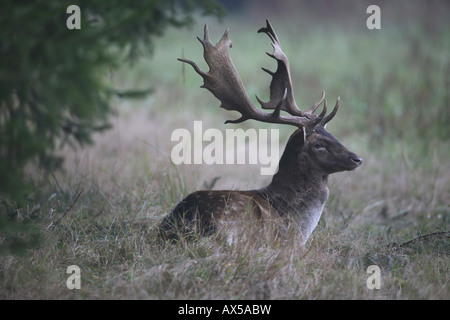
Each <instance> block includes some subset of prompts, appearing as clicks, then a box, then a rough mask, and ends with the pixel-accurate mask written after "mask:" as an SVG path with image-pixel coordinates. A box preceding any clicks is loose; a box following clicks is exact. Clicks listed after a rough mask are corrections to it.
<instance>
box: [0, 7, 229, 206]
mask: <svg viewBox="0 0 450 320" xmlns="http://www.w3.org/2000/svg"><path fill="white" fill-rule="evenodd" d="M72 4H75V5H77V6H78V7H79V8H80V11H81V22H80V26H81V29H73V30H69V29H68V28H67V26H66V21H67V19H68V18H69V17H70V16H71V14H70V12H69V13H67V12H66V10H67V7H68V6H69V5H72ZM198 8H200V9H201V10H202V11H203V13H204V14H213V15H216V16H220V15H222V14H223V11H222V9H221V7H220V6H219V5H218V4H217V3H215V2H214V1H213V0H197V1H189V0H184V1H167V0H156V1H155V0H154V1H132V2H130V1H108V0H97V1H2V2H1V4H0V56H1V59H0V194H2V195H3V196H8V197H12V198H11V199H12V200H14V201H17V200H23V196H24V194H26V191H30V190H29V189H28V188H27V186H29V181H27V178H26V176H25V172H24V168H25V167H26V166H27V165H28V164H29V163H30V162H34V161H37V162H38V164H39V165H40V166H42V167H44V168H51V169H52V170H54V169H55V168H57V167H58V165H59V164H60V163H61V159H57V158H56V157H54V156H52V151H53V150H55V148H56V147H59V146H61V145H64V144H66V143H71V144H74V145H77V144H80V145H83V144H86V143H89V142H91V140H90V137H91V134H92V133H93V132H94V131H101V130H104V129H105V128H107V127H108V123H107V115H108V111H109V105H108V98H109V97H110V96H111V93H112V91H111V90H108V88H106V86H105V83H104V81H103V79H104V75H105V71H108V70H110V69H111V68H114V67H115V66H117V65H118V63H119V62H120V61H119V59H120V57H121V58H123V57H124V53H125V57H126V59H128V60H131V61H132V60H133V59H135V58H136V57H137V56H138V55H139V53H140V52H142V50H147V52H148V50H150V52H151V48H152V39H153V38H154V37H155V36H157V35H162V33H163V31H164V29H165V28H167V27H168V26H175V27H185V26H189V25H190V24H191V23H192V21H193V14H194V11H195V10H196V9H198ZM133 93H135V92H134V91H133ZM120 94H121V95H125V96H126V94H124V93H123V92H122V93H120Z"/></svg>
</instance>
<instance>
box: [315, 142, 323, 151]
mask: <svg viewBox="0 0 450 320" xmlns="http://www.w3.org/2000/svg"><path fill="white" fill-rule="evenodd" d="M313 148H314V149H316V150H319V149H323V148H325V146H324V145H323V144H321V143H315V144H314V145H313Z"/></svg>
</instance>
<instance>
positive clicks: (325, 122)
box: [320, 97, 341, 127]
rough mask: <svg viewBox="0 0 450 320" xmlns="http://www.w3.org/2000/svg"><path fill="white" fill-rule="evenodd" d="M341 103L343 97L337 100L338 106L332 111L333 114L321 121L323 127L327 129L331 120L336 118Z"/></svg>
mask: <svg viewBox="0 0 450 320" xmlns="http://www.w3.org/2000/svg"><path fill="white" fill-rule="evenodd" d="M340 101H341V97H338V98H337V101H336V105H335V106H334V109H333V111H331V113H330V114H329V115H327V116H326V117H325V118H323V119H322V120H321V121H320V124H321V125H322V126H324V127H325V126H326V125H327V123H328V122H330V120H331V119H333V118H334V116H335V115H336V113H337V111H338V109H339V102H340Z"/></svg>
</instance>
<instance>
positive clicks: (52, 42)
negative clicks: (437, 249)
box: [0, 0, 450, 282]
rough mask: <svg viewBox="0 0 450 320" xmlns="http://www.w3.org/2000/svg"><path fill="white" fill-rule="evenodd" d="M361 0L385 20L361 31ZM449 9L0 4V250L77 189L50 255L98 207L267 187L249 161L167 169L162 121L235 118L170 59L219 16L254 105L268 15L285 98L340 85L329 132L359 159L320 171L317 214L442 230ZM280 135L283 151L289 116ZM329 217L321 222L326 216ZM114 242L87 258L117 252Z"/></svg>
mask: <svg viewBox="0 0 450 320" xmlns="http://www.w3.org/2000/svg"><path fill="white" fill-rule="evenodd" d="M70 4H77V5H78V6H79V7H80V9H81V19H82V20H81V27H82V28H81V30H68V29H67V28H66V20H67V18H68V16H69V14H67V13H66V8H67V6H69V5H70ZM371 4H376V5H378V6H379V7H380V9H381V30H369V29H368V28H367V27H366V20H367V18H368V16H369V15H368V14H367V13H366V9H367V7H368V6H369V5H371ZM449 9H450V2H448V1H445V0H432V1H419V0H404V1H400V0H398V1H381V0H373V1H372V0H343V1H326V0H317V1H307V0H304V1H295V0H277V1H269V0H249V1H238V0H221V1H212V0H208V1H207V0H198V1H189V0H185V1H175V0H173V1H139V2H138V1H133V2H120V3H119V2H111V1H101V0H97V1H57V2H49V1H2V2H1V4H0V53H1V55H0V201H1V203H0V251H1V252H0V253H24V252H26V250H27V249H28V248H30V247H33V248H35V247H39V245H40V244H41V242H40V241H39V239H40V237H41V235H42V233H43V231H44V230H52V229H51V228H50V229H47V228H48V226H49V225H50V224H51V223H54V222H55V221H57V222H59V221H61V218H64V216H65V215H66V213H67V212H68V211H69V210H71V209H72V208H73V207H72V205H73V204H74V202H76V201H77V199H79V198H78V196H79V194H80V190H83V192H84V193H83V196H82V197H80V199H81V200H78V203H79V207H78V208H77V206H75V208H73V209H72V210H73V211H74V214H73V215H74V216H76V219H79V220H76V219H75V218H74V219H73V220H70V222H68V223H67V225H64V228H61V230H59V229H58V234H56V235H53V236H54V237H56V238H57V239H58V241H54V243H57V244H58V246H57V250H61V252H63V251H64V250H68V249H67V247H66V243H71V241H75V242H76V241H78V236H79V235H80V234H83V232H85V238H86V239H87V240H86V241H88V240H89V241H90V240H92V242H95V241H96V239H97V238H96V237H97V235H96V234H95V235H93V236H92V238H91V233H90V229H89V230H88V227H86V225H87V224H89V223H92V224H93V225H96V224H97V223H99V224H100V222H99V219H101V218H102V219H105V220H108V219H109V220H108V223H111V225H112V222H111V221H116V217H117V215H119V213H120V214H121V215H123V216H121V217H123V220H124V221H128V220H127V219H131V218H133V219H135V218H136V219H137V218H141V217H143V216H145V215H147V216H149V217H152V218H157V217H160V216H161V215H163V214H165V213H167V212H168V210H170V208H172V207H173V205H175V204H176V202H177V201H179V200H181V198H182V197H183V196H185V195H186V194H187V193H188V192H190V191H194V190H195V189H197V188H202V187H203V186H204V185H210V186H212V185H214V183H216V181H217V183H216V184H215V187H216V188H241V189H245V188H256V187H261V186H262V185H263V184H264V183H267V182H268V179H270V177H261V176H259V175H258V172H259V168H256V169H253V168H249V167H248V166H247V167H245V168H241V167H239V166H232V168H230V166H227V167H225V166H223V167H220V168H218V167H215V168H210V167H207V168H205V167H201V168H200V169H199V168H198V167H196V169H192V167H193V166H191V167H189V168H186V167H173V166H171V165H170V157H168V156H167V155H168V154H170V150H171V147H172V145H171V142H170V133H171V132H172V131H173V130H174V129H175V128H179V127H183V128H188V129H189V130H191V129H192V123H193V120H203V121H204V128H207V127H215V128H219V129H221V130H225V129H226V128H229V127H230V126H229V125H228V126H225V125H223V122H224V121H225V120H226V119H232V118H233V115H230V113H229V112H227V111H224V110H220V109H219V107H218V105H219V104H218V102H217V101H216V99H215V98H214V97H212V95H210V94H209V93H208V92H207V91H205V90H203V89H199V86H200V85H201V79H200V78H199V77H198V75H197V74H196V73H195V72H194V71H193V70H191V68H186V67H185V66H184V65H183V64H181V63H179V62H178V61H177V60H176V59H177V58H179V57H185V58H188V59H192V60H194V61H196V62H198V64H199V65H200V67H201V68H202V69H204V70H205V69H207V66H206V64H205V63H204V61H202V48H201V45H200V43H199V42H198V41H197V40H196V39H195V37H196V36H202V32H203V29H202V27H203V24H204V23H208V25H209V27H210V33H211V39H212V41H213V42H215V41H218V40H219V39H220V37H221V35H222V34H223V32H224V30H225V29H226V28H227V27H229V28H230V37H231V40H232V41H233V47H232V49H231V56H232V59H233V61H234V63H235V65H236V67H237V69H238V71H239V73H240V75H241V78H242V80H243V82H244V85H245V86H246V89H247V91H248V93H249V96H250V97H251V99H252V100H253V102H254V103H255V105H258V104H257V102H256V99H254V96H255V94H258V95H259V96H260V97H261V98H262V99H263V100H267V98H268V86H269V81H270V77H268V76H267V75H266V74H265V73H264V72H262V71H261V70H260V67H262V66H264V67H266V68H269V69H272V70H274V69H275V68H276V66H275V64H274V62H273V61H272V59H270V58H268V57H267V56H266V55H265V52H266V51H267V52H270V51H271V47H270V41H269V39H267V37H264V36H263V35H259V34H257V33H256V31H257V30H258V29H259V27H261V26H263V25H264V23H265V19H266V18H268V19H269V20H270V21H271V23H272V25H273V26H274V28H275V30H276V32H277V34H278V37H279V38H280V41H281V43H282V46H283V50H284V51H285V53H286V54H287V56H288V57H289V60H290V64H291V72H292V78H293V85H294V90H295V96H296V101H297V103H298V104H299V105H300V106H301V107H309V106H310V105H312V104H313V103H314V101H316V100H317V99H318V98H319V96H320V94H321V91H322V89H324V90H325V91H326V94H327V99H328V101H329V103H330V104H333V103H334V101H335V99H336V98H337V97H338V96H340V97H341V108H340V109H339V113H338V114H337V116H336V118H335V119H334V120H333V121H332V122H331V123H330V124H329V126H328V128H329V129H330V131H331V132H333V134H335V135H336V136H337V137H338V138H339V139H340V141H342V142H343V143H344V144H345V145H346V146H348V147H349V149H351V150H352V151H355V152H357V153H358V154H360V155H361V156H362V157H363V159H364V165H363V167H362V168H360V169H359V170H358V171H356V172H352V173H349V175H348V176H347V175H346V174H342V175H341V176H339V175H336V176H337V177H335V178H332V179H331V181H330V191H331V192H330V199H329V201H328V203H327V208H328V209H327V210H329V211H330V212H334V213H335V214H340V215H341V216H342V217H344V218H345V217H347V215H348V219H349V220H350V218H351V219H352V221H356V222H355V225H356V226H358V228H359V227H360V226H361V228H367V229H363V230H364V232H367V233H370V234H372V233H373V234H376V235H377V236H379V237H380V238H382V237H385V239H389V240H393V239H394V238H395V240H397V238H398V237H400V236H404V237H407V235H411V234H412V233H415V232H418V231H419V232H429V231H436V230H448V221H449V197H450V192H449V191H450V190H449V188H448V182H449V176H450V175H449V171H450V170H449V169H450V168H449V164H450V151H449V150H450V148H449V138H450V131H449V123H450V115H449V109H450V37H449V35H450V22H449V19H448V13H449V12H450V10H449ZM133 97H139V98H141V99H139V100H132V99H131V98H133ZM240 127H243V128H244V129H245V128H250V127H255V128H273V126H270V125H267V124H261V123H256V122H253V121H250V122H245V123H242V124H241V125H240ZM107 129H109V130H107ZM280 132H281V141H280V144H281V148H283V141H286V139H287V137H288V136H289V135H290V134H291V133H292V128H280ZM92 142H94V143H95V145H94V146H93V147H89V144H90V143H92ZM67 146H69V148H68V147H67ZM90 148H91V149H90ZM92 148H93V149H92ZM85 150H87V151H86V154H89V156H85V154H84V153H82V152H83V151H85ZM83 157H85V158H86V159H87V160H86V162H87V163H88V164H87V165H86V166H87V169H86V170H84V169H80V168H81V165H80V163H81V162H82V161H84V160H85V158H83ZM64 160H66V161H65V163H64V162H63V161H64ZM61 168H64V169H65V170H60V169H61ZM198 172H200V173H198ZM219 172H220V173H219ZM218 175H220V179H219V180H218ZM186 176H187V178H186ZM199 177H200V178H199ZM348 177H354V178H352V179H353V180H350V178H348ZM208 181H214V183H208ZM348 181H351V183H348ZM105 182H106V183H105ZM204 182H207V183H204ZM352 184H353V189H352V190H350V189H351V185H352ZM349 185H350V186H349ZM349 190H350V191H349ZM405 217H406V218H405ZM430 217H439V218H436V219H435V220H433V219H430ZM344 218H343V219H344ZM326 219H327V215H324V217H323V218H322V222H321V224H322V225H327V226H328V225H331V224H327V220H326ZM328 219H331V218H330V217H328ZM403 219H404V220H403ZM344 220H345V219H344ZM86 221H87V222H89V223H85V222H86ZM96 226H97V225H96ZM338 227H339V225H338ZM338 227H336V229H337V228H338ZM93 228H94V227H93ZM102 228H103V229H102ZM436 228H440V229H436ZM100 229H101V230H104V229H105V230H106V229H108V228H106V227H105V226H101V227H99V228H98V230H100ZM336 229H333V231H335V232H338V231H339V230H336ZM121 230H122V229H120V228H119V229H117V230H116V229H114V230H112V231H111V227H109V229H108V232H112V233H115V232H117V234H120V231H121ZM123 230H127V231H126V232H129V233H127V234H126V235H127V236H131V234H132V235H135V234H136V232H134V230H131V231H133V232H131V231H130V229H126V228H124V229H123ZM361 232H362V231H361ZM377 232H379V233H377ZM50 234H51V233H50ZM92 234H94V233H92ZM88 235H89V236H88ZM102 235H103V234H102ZM358 235H359V236H360V235H361V234H358ZM351 236H353V235H350V236H349V237H350V238H351ZM99 238H100V236H99ZM350 238H346V240H348V241H352V239H350ZM367 238H369V236H367ZM74 239H77V240H74ZM52 243H53V242H52ZM113 244H114V243H113ZM88 245H89V244H87V246H88ZM59 246H60V247H59ZM319 246H320V243H319ZM99 247H101V246H100V245H99ZM113 248H114V249H113ZM115 248H117V246H113V245H111V247H107V248H106V249H105V248H104V247H101V250H100V249H99V252H100V251H101V254H103V253H104V252H106V253H109V252H111V256H114V257H117V256H118V257H123V259H124V261H128V260H129V256H128V254H129V253H126V252H124V253H123V255H122V253H121V252H119V253H117V252H116V251H113V250H116V249H115ZM73 250H75V249H73ZM68 251H69V250H68ZM92 251H95V250H92ZM51 252H52V253H51V254H50V256H52V255H53V254H54V251H51ZM58 252H59V251H58ZM116 254H117V255H116ZM68 255H69V254H68ZM87 255H88V254H87ZM67 259H68V258H67ZM92 259H93V260H94V258H92ZM95 259H97V258H95ZM139 261H140V260H139ZM45 263H47V260H46V261H44V262H43V265H45ZM80 263H82V262H80ZM89 263H90V262H86V265H90V264H89ZM95 263H97V262H95ZM95 263H93V264H95ZM127 263H128V262H127ZM105 265H106V264H105ZM0 267H1V264H0ZM447 271H448V268H447ZM1 279H2V278H0V280H1ZM5 279H6V278H5ZM7 280H8V279H6V280H5V282H7ZM11 281H12V280H11ZM24 282H26V281H24Z"/></svg>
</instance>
